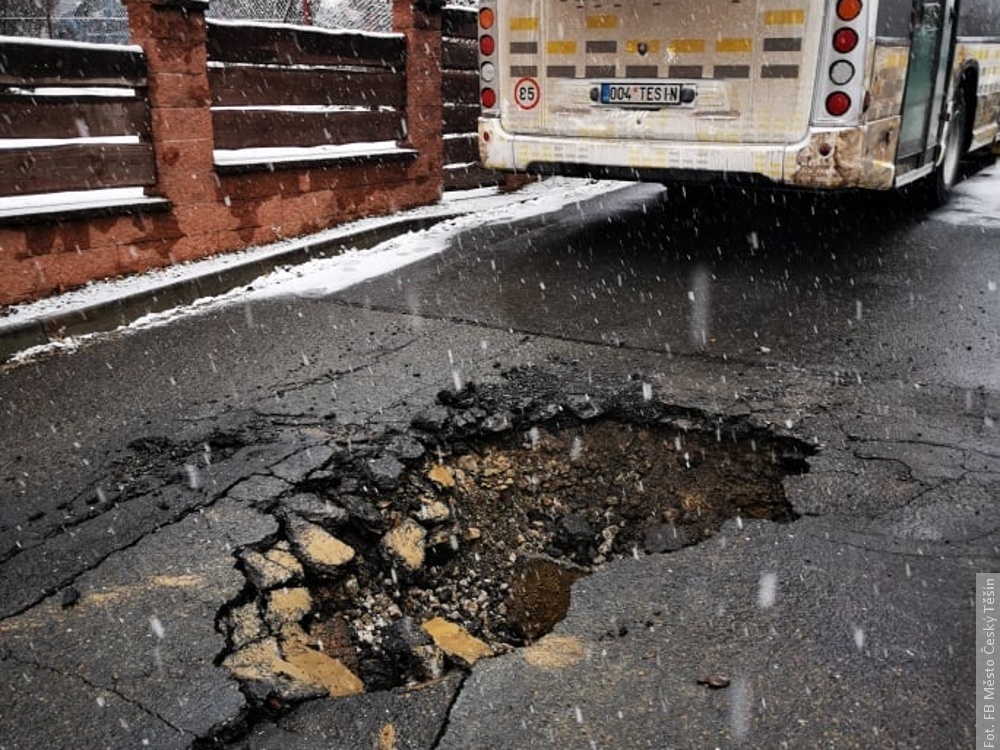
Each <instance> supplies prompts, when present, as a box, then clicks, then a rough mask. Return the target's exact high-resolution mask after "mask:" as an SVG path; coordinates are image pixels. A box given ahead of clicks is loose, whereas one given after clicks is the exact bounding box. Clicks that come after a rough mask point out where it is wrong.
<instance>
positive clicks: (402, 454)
mask: <svg viewBox="0 0 1000 750" xmlns="http://www.w3.org/2000/svg"><path fill="white" fill-rule="evenodd" d="M675 411H676V410H675ZM809 452H810V451H809V449H808V447H806V446H804V445H803V444H801V443H799V442H798V441H795V440H793V439H791V438H788V437H778V436H775V435H772V434H769V433H768V431H766V430H763V429H760V428H752V427H751V426H749V425H747V424H745V423H740V422H729V421H727V420H725V419H721V418H719V419H710V418H707V417H704V416H703V415H698V414H686V415H677V414H676V413H675V414H673V415H671V414H670V413H668V408H667V407H666V406H665V405H656V404H651V403H644V404H643V405H642V408H640V409H636V410H623V409H620V408H617V407H615V408H612V407H603V406H601V405H599V404H597V403H596V402H594V401H592V400H590V399H588V398H585V397H580V396H570V397H568V398H567V400H566V401H565V403H561V404H560V403H555V404H553V403H546V404H537V403H533V402H521V403H519V404H514V405H510V404H501V405H498V404H497V403H496V402H495V401H493V400H486V399H482V398H480V396H479V394H477V393H476V391H475V389H474V388H473V387H470V388H467V389H466V390H465V391H463V392H462V393H459V394H455V393H445V394H442V395H441V396H440V397H439V402H438V403H437V404H435V405H434V406H433V407H431V408H430V409H428V410H427V411H425V412H424V413H422V414H421V415H420V416H418V418H417V419H415V420H414V424H413V429H412V430H411V431H410V432H409V433H407V434H383V435H370V434H366V433H365V432H364V431H363V430H361V429H360V428H343V429H338V430H332V431H331V433H330V436H329V440H328V441H327V442H326V443H325V444H324V445H322V446H319V447H318V449H313V450H312V452H311V453H310V456H309V457H308V460H307V461H306V466H307V468H306V469H303V470H302V471H300V474H299V480H298V481H296V482H294V483H292V482H288V481H284V482H279V483H275V482H273V481H272V479H273V477H263V476H258V477H253V478H251V479H248V480H246V483H245V485H244V487H243V488H242V490H241V488H240V486H237V487H236V488H234V492H233V494H235V495H236V496H243V497H251V496H253V497H257V498H258V500H257V503H258V505H259V506H261V507H264V508H265V509H266V510H268V511H269V512H272V513H274V514H275V515H276V517H277V518H278V519H279V521H280V525H281V532H280V534H279V535H278V536H277V537H276V538H272V539H267V540H264V541H263V542H261V543H259V544H257V545H254V546H252V547H249V548H244V549H241V550H240V551H239V552H238V561H239V562H238V565H239V567H240V568H241V569H242V571H243V572H244V574H245V575H246V577H247V586H246V588H245V590H244V592H243V595H242V596H241V597H240V599H239V600H237V601H234V602H231V603H230V604H229V605H227V606H226V607H225V608H224V609H223V610H222V612H221V614H220V620H219V624H220V628H221V629H223V630H224V632H225V633H226V636H227V649H226V652H225V654H223V656H222V657H221V663H222V664H223V665H224V666H225V667H226V668H228V669H229V670H230V671H231V673H232V674H233V675H234V677H236V678H237V679H238V680H240V682H241V684H242V685H243V686H244V691H245V692H246V694H247V695H248V696H249V697H250V698H251V700H252V701H253V702H255V703H256V704H257V705H262V706H271V707H273V708H280V707H281V706H282V705H284V704H287V703H290V702H294V701H297V700H301V699H305V698H310V697H317V696H325V695H330V696H341V695H349V694H352V693H358V692H362V691H372V690H382V689H389V688H393V687H396V686H400V685H405V684H413V683H419V682H425V681H428V680H432V679H435V678H437V677H439V676H441V675H442V674H444V673H445V672H446V671H448V670H451V669H467V668H469V667H471V666H472V665H473V664H475V663H476V661H478V660H479V659H481V658H484V657H489V656H492V655H495V654H499V653H502V652H505V651H508V650H510V649H511V648H514V647H516V646H519V645H523V644H525V643H529V642H531V641H533V640H535V639H537V638H539V637H541V636H543V635H545V634H546V633H548V632H549V631H551V629H552V628H553V627H554V626H555V624H556V623H558V622H559V621H560V620H561V619H562V618H563V617H564V616H565V614H566V611H567V609H568V606H569V599H570V587H571V586H572V584H573V582H574V581H576V580H578V579H579V578H580V577H582V576H585V575H587V574H588V573H590V572H592V571H593V570H594V569H595V568H597V567H598V566H600V565H602V564H603V563H605V562H607V561H610V560H615V559H619V558H623V557H632V556H636V557H638V556H641V555H644V554H659V553H667V552H674V551H676V550H679V549H682V548H684V547H686V546H689V545H693V544H696V543H698V542H700V541H702V540H704V539H707V538H709V537H711V536H712V535H713V534H714V533H716V531H717V530H718V529H719V528H720V526H721V525H722V523H723V522H724V521H725V520H727V519H729V518H733V517H744V518H767V519H772V520H776V521H789V520H792V519H793V518H794V513H793V511H792V509H791V507H790V506H789V505H788V503H787V502H786V500H785V499H784V493H783V490H782V485H781V480H782V478H783V476H785V475H786V474H788V473H790V472H798V471H802V470H804V467H805V464H804V457H805V456H806V455H808V454H809ZM296 460H297V459H296V457H294V456H293V457H291V458H290V459H289V461H291V462H292V463H295V461H296ZM303 460H305V459H304V458H300V459H299V463H302V461H303ZM310 462H311V463H310ZM272 473H277V472H274V471H273V470H272ZM284 478H285V479H286V480H287V479H288V476H287V474H286V476H285V477H284ZM251 486H252V487H253V489H254V491H253V492H248V491H247V488H248V487H251ZM265 489H269V491H262V490H265ZM241 493H242V495H241ZM275 493H276V494H275Z"/></svg>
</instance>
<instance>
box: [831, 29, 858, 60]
mask: <svg viewBox="0 0 1000 750" xmlns="http://www.w3.org/2000/svg"><path fill="white" fill-rule="evenodd" d="M857 46H858V32H856V31H855V30H854V29H849V28H847V27H846V26H845V27H844V28H842V29H837V31H836V33H835V34H834V35H833V48H834V49H835V50H837V52H839V53H840V54H842V55H846V54H847V53H848V52H850V51H852V50H853V49H854V48H855V47H857Z"/></svg>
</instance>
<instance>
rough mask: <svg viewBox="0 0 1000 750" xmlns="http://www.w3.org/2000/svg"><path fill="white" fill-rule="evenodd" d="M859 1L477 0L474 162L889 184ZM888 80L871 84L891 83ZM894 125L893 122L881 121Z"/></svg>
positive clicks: (619, 173) (662, 175) (887, 149)
mask: <svg viewBox="0 0 1000 750" xmlns="http://www.w3.org/2000/svg"><path fill="white" fill-rule="evenodd" d="M872 5H874V3H865V4H862V2H861V0H670V2H666V1H663V0H634V2H630V3H613V4H612V3H604V2H594V1H593V0H486V1H485V2H482V3H480V16H479V21H480V30H479V33H480V63H481V65H480V71H481V90H482V105H483V110H482V117H481V119H480V152H481V157H482V161H483V163H484V165H485V166H487V167H492V168H497V169H513V170H524V171H530V172H536V173H553V174H571V175H594V176H600V177H616V178H626V179H642V180H658V181H670V180H679V179H680V180H683V179H712V178H725V179H733V178H736V177H740V176H743V177H758V178H764V179H766V180H769V181H772V182H774V183H784V184H792V185H808V186H815V187H846V186H858V187H874V188H888V187H891V186H892V182H893V167H892V153H893V147H894V145H895V131H894V130H893V128H892V127H886V128H882V127H880V126H879V125H877V124H876V125H874V126H872V127H868V126H867V123H866V122H865V109H866V99H867V97H866V93H867V90H868V89H867V84H868V82H867V81H866V75H867V73H866V71H868V70H869V69H870V68H871V63H872V61H871V60H866V59H865V58H866V52H865V50H866V49H868V47H867V45H866V40H867V39H868V37H869V27H870V26H871V25H872V23H871V21H870V15H871V13H870V10H869V7H868V6H872ZM904 69H905V59H903V60H902V61H901V62H900V65H899V80H898V81H896V82H892V81H888V82H887V81H880V85H881V86H883V87H885V86H887V85H888V86H892V85H894V84H898V85H899V86H900V87H901V85H902V84H901V81H902V74H903V70H904ZM896 127H897V128H898V122H897V123H896Z"/></svg>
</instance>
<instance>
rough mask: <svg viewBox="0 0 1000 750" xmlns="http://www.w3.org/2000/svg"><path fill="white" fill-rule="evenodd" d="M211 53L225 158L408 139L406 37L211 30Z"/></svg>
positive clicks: (215, 25)
mask: <svg viewBox="0 0 1000 750" xmlns="http://www.w3.org/2000/svg"><path fill="white" fill-rule="evenodd" d="M207 48H208V59H209V68H208V78H209V83H210V86H211V92H212V124H213V127H214V130H215V147H216V148H218V149H243V148H267V147H281V146H297V147H311V146H322V145H344V144H349V143H365V142H371V141H394V140H399V139H401V138H403V136H404V133H405V124H404V111H405V106H406V78H405V66H406V58H405V39H404V37H403V36H402V35H401V34H391V35H390V34H382V35H373V34H360V33H356V32H342V31H330V30H323V29H315V30H313V29H304V28H300V27H281V26H259V25H246V24H241V25H234V24H230V23H219V22H210V23H209V25H208V45H207Z"/></svg>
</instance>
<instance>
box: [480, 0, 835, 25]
mask: <svg viewBox="0 0 1000 750" xmlns="http://www.w3.org/2000/svg"><path fill="white" fill-rule="evenodd" d="M842 1H844V2H846V0H842ZM495 23H496V14H495V13H494V12H493V8H482V9H480V11H479V28H481V29H485V30H486V31H489V30H490V29H492V28H493V24H495Z"/></svg>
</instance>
